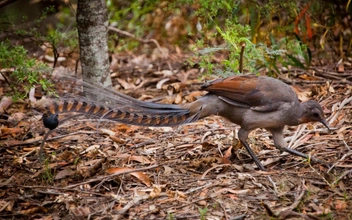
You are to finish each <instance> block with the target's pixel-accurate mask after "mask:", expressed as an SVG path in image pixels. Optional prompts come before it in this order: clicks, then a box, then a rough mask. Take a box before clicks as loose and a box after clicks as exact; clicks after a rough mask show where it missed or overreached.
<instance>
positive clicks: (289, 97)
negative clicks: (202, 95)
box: [201, 75, 296, 112]
mask: <svg viewBox="0 0 352 220" xmlns="http://www.w3.org/2000/svg"><path fill="white" fill-rule="evenodd" d="M201 89H203V90H205V91H208V92H209V93H211V94H216V95H218V96H219V98H220V99H221V100H223V101H225V102H227V103H228V104H230V105H233V106H236V107H240V108H251V109H252V110H255V111H263V112H268V111H275V110H277V109H278V108H279V107H280V105H281V104H282V103H283V102H292V101H294V100H295V99H296V94H295V93H294V92H293V91H292V89H291V88H290V87H289V86H288V85H286V84H285V83H283V82H281V81H279V80H276V79H273V78H269V77H258V76H255V75H238V76H232V77H228V78H225V79H217V80H214V81H212V82H209V83H206V84H205V85H203V86H202V87H201Z"/></svg>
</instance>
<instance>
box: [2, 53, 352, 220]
mask: <svg viewBox="0 0 352 220" xmlns="http://www.w3.org/2000/svg"><path fill="white" fill-rule="evenodd" d="M112 58H113V59H112V66H111V69H112V70H113V74H112V77H113V81H114V85H115V89H118V90H119V91H120V92H123V93H125V94H127V95H130V96H133V97H135V98H139V99H142V100H153V101H162V102H164V103H176V104H181V103H185V102H190V101H193V100H195V99H196V97H199V96H200V95H202V94H204V92H200V91H199V88H200V86H201V85H202V83H204V82H205V81H204V79H201V78H200V76H201V70H200V68H196V67H190V66H187V65H186V64H185V62H184V60H185V59H184V57H182V56H181V55H175V56H171V55H170V56H169V58H168V59H156V60H153V59H151V58H148V57H146V56H132V55H129V56H118V55H116V56H113V57H112ZM69 69H70V68H64V67H57V68H56V69H55V71H62V70H64V71H67V72H70V70H69ZM77 77H78V76H77ZM279 78H280V79H281V80H283V81H285V82H286V83H289V84H290V85H292V86H293V88H294V89H295V91H296V92H297V93H298V95H299V97H300V98H301V99H302V100H304V99H307V96H310V97H309V98H310V99H315V100H317V101H319V102H320V103H321V105H322V106H323V109H324V112H325V114H326V117H327V121H328V123H329V124H330V126H331V127H332V128H333V131H332V132H328V131H327V129H326V128H325V127H323V126H322V125H321V124H318V123H314V124H312V123H311V124H306V125H301V126H298V127H288V128H287V129H286V131H285V135H286V137H287V139H288V142H289V143H290V145H289V147H291V148H295V149H297V150H299V151H301V152H304V153H307V154H310V155H312V156H315V157H317V158H319V159H321V160H324V161H327V162H329V163H331V165H332V166H331V168H330V169H328V168H326V167H324V166H322V165H321V164H310V163H309V162H308V161H307V160H304V159H302V158H299V157H296V156H292V155H287V154H285V153H280V152H279V151H278V150H276V149H275V147H274V146H273V142H272V139H271V137H270V135H269V133H267V132H266V131H265V130H262V129H257V130H255V131H253V132H252V133H251V134H250V139H249V142H250V145H251V147H252V148H253V150H254V152H255V153H256V154H257V155H258V157H259V159H260V161H261V162H262V163H263V164H264V165H265V167H266V168H267V171H265V172H264V171H259V170H258V169H257V168H256V166H255V164H254V163H253V161H252V160H251V159H250V157H249V155H248V154H247V152H246V150H245V149H244V148H242V147H241V145H239V144H238V143H237V141H236V140H237V139H236V135H235V134H236V131H238V129H239V127H238V126H237V125H235V124H232V123H230V122H228V121H226V120H224V119H223V118H221V117H218V116H212V117H208V118H206V119H203V120H200V121H198V122H195V123H192V124H187V125H183V126H179V127H173V128H170V127H162V128H152V127H138V126H130V125H124V124H119V123H115V122H105V121H103V122H102V121H100V120H94V119H91V118H85V117H82V118H75V119H72V120H67V121H66V122H65V123H63V124H62V125H60V126H59V127H58V128H57V129H55V130H54V131H53V132H52V133H51V134H50V135H49V137H48V139H47V141H46V142H45V144H44V152H45V154H46V160H45V162H44V163H42V164H41V163H40V162H39V160H38V158H39V157H38V153H39V148H40V145H41V143H42V139H43V137H44V135H45V132H47V130H46V129H45V128H44V127H43V125H42V121H41V116H42V115H41V113H40V112H37V111H34V110H33V109H31V108H30V107H28V105H27V102H25V101H23V102H17V103H14V104H12V105H11V106H10V108H9V109H7V110H6V113H7V115H8V118H2V119H1V127H0V129H1V130H0V132H1V133H0V152H1V153H0V189H1V190H0V219H214V220H217V219H219V220H220V219H227V220H229V219H232V220H234V219H352V210H351V207H352V184H351V183H352V182H351V177H352V150H351V147H352V114H351V111H352V110H351V109H352V67H351V64H350V63H348V62H346V63H345V66H344V70H343V71H341V70H340V71H339V72H338V71H337V70H336V68H335V66H334V65H325V66H316V67H312V68H311V69H310V70H308V71H303V70H290V73H289V74H288V73H283V74H282V75H280V76H279ZM1 85H2V86H4V85H5V82H4V81H2V82H1ZM4 90H6V89H4ZM66 117H68V115H67V114H63V115H60V120H63V119H64V118H66ZM231 149H234V150H235V151H232V150H231ZM232 152H235V153H234V155H232ZM230 157H231V159H229V158H230Z"/></svg>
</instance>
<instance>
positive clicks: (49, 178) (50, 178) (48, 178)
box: [41, 159, 54, 184]
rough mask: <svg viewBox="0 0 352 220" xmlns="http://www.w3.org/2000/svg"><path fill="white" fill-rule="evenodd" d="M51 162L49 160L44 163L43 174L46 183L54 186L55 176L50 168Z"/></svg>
mask: <svg viewBox="0 0 352 220" xmlns="http://www.w3.org/2000/svg"><path fill="white" fill-rule="evenodd" d="M49 164H50V161H49V159H46V160H45V161H44V169H43V173H42V175H41V176H42V179H43V181H44V182H46V183H47V184H53V183H54V174H53V172H52V169H51V168H50V166H49Z"/></svg>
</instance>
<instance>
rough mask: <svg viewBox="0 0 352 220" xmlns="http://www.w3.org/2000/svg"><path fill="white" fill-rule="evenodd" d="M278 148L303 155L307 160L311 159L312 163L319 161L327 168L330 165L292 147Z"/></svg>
mask: <svg viewBox="0 0 352 220" xmlns="http://www.w3.org/2000/svg"><path fill="white" fill-rule="evenodd" d="M278 149H279V150H281V151H285V152H287V153H290V154H293V155H297V156H300V157H303V158H305V159H307V160H310V161H312V162H313V163H314V164H316V163H320V164H323V165H324V166H326V167H327V168H330V165H329V164H328V163H327V162H326V161H323V160H320V159H318V158H315V157H313V156H309V155H308V154H305V153H302V152H299V151H296V150H294V149H291V148H287V147H282V148H278Z"/></svg>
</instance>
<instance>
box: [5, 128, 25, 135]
mask: <svg viewBox="0 0 352 220" xmlns="http://www.w3.org/2000/svg"><path fill="white" fill-rule="evenodd" d="M22 132H23V129H22V128H8V127H3V128H0V133H1V134H2V135H5V134H9V135H14V134H18V133H22Z"/></svg>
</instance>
